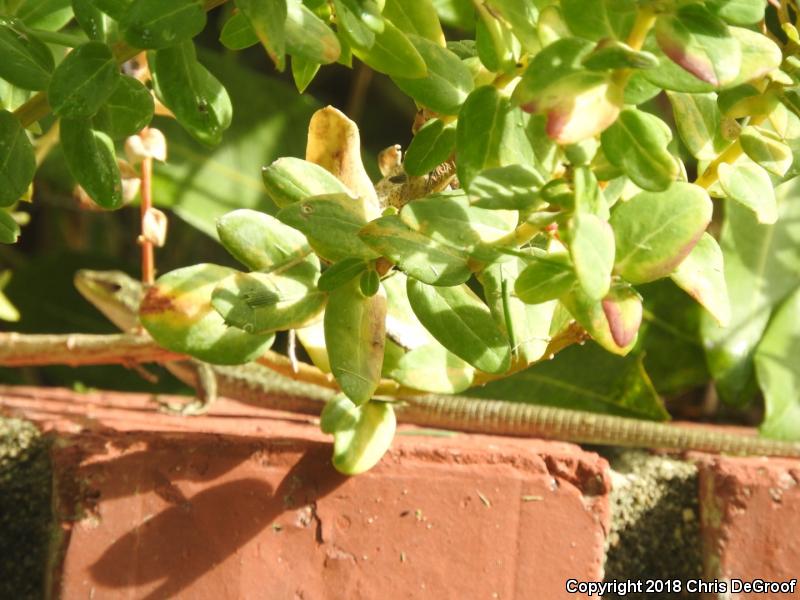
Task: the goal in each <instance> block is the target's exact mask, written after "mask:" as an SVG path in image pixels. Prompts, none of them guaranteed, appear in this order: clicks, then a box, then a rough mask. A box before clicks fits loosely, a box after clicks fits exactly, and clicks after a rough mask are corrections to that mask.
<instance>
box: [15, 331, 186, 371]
mask: <svg viewBox="0 0 800 600" xmlns="http://www.w3.org/2000/svg"><path fill="white" fill-rule="evenodd" d="M185 358H186V357H185V356H183V355H181V354H177V353H175V352H170V351H169V350H165V349H164V348H162V347H160V346H159V345H158V344H156V343H155V341H153V339H152V338H151V337H150V336H148V335H144V334H141V333H117V334H112V335H92V334H84V333H67V334H24V333H0V365H2V366H4V367H23V366H37V365H71V366H73V367H76V366H79V365H110V364H123V365H127V364H135V363H140V362H159V363H161V362H168V361H171V360H182V359H185Z"/></svg>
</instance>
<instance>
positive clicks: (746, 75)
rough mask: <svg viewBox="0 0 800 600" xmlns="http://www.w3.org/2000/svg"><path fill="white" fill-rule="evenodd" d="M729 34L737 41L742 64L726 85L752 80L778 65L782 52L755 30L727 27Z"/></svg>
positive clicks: (731, 85)
mask: <svg viewBox="0 0 800 600" xmlns="http://www.w3.org/2000/svg"><path fill="white" fill-rule="evenodd" d="M728 29H729V30H730V32H731V35H732V36H733V37H734V39H735V40H736V41H737V42H738V43H739V47H740V48H741V52H742V65H741V68H740V69H739V74H738V75H737V76H736V77H735V78H733V79H732V80H731V81H729V82H728V84H727V86H726V87H734V86H737V85H741V84H742V83H747V82H748V81H754V80H756V79H759V78H761V77H763V76H764V75H766V74H767V73H770V72H772V71H774V70H775V69H777V68H778V67H780V65H781V62H782V61H783V53H782V52H781V49H780V47H779V46H778V45H777V44H776V43H775V42H773V41H772V40H771V39H769V38H768V37H767V36H765V35H762V34H761V33H759V32H757V31H751V30H749V29H745V28H744V27H729V28H728Z"/></svg>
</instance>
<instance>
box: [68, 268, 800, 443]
mask: <svg viewBox="0 0 800 600" xmlns="http://www.w3.org/2000/svg"><path fill="white" fill-rule="evenodd" d="M75 284H76V286H77V288H78V290H79V291H80V292H81V293H82V294H83V295H84V296H85V297H86V299H87V300H89V301H90V302H91V303H92V304H94V305H95V306H96V307H97V308H98V309H99V310H100V311H101V312H103V314H105V315H106V316H107V317H108V318H109V319H110V320H111V321H112V322H114V323H115V324H116V325H117V326H118V327H120V328H121V329H123V330H129V329H131V328H135V327H137V326H138V322H137V312H138V306H139V301H140V300H141V297H142V287H141V284H140V283H139V282H138V281H135V280H134V279H132V278H130V277H128V276H127V275H125V274H124V273H121V272H118V271H109V272H102V271H79V272H78V273H77V275H76V277H75ZM193 362H194V361H191V362H189V361H187V362H175V363H167V364H166V367H167V368H168V369H169V370H170V371H171V372H172V373H173V374H175V376H176V377H178V379H180V380H181V381H184V382H185V383H188V384H190V385H195V384H197V383H198V370H197V367H195V366H192V363H193ZM201 364H202V363H201ZM203 370H205V372H206V373H208V374H209V375H210V374H213V379H214V380H215V382H216V386H217V389H218V391H219V393H220V394H221V395H223V396H227V397H229V398H233V399H235V400H239V401H242V402H246V403H250V404H254V405H258V406H264V407H269V408H276V409H281V410H289V411H294V412H302V413H308V414H314V415H319V414H320V412H321V410H322V407H323V406H324V404H325V402H326V401H327V400H329V399H330V398H332V397H333V396H334V395H335V393H336V392H335V391H334V390H332V389H327V388H324V387H321V386H317V385H314V384H310V383H305V382H299V381H295V380H292V379H290V378H288V377H285V376H282V375H280V374H278V373H276V372H274V371H272V370H271V369H269V368H267V367H264V366H261V365H258V364H248V365H241V366H236V367H226V366H217V365H213V366H212V365H203V366H202V367H201V372H202V371H203ZM393 400H395V401H396V404H395V410H396V413H397V417H398V420H399V421H400V422H403V423H409V424H413V425H418V426H422V427H432V428H438V429H448V430H460V431H470V432H478V433H489V434H500V435H514V436H531V437H542V438H550V439H558V440H564V441H571V442H578V443H589V444H600V445H611V446H634V447H653V448H669V449H677V450H699V451H708V452H724V453H730V454H744V455H768V456H800V442H785V441H778V440H770V439H764V438H758V437H751V436H745V435H739V434H734V433H727V432H721V431H716V430H713V431H712V430H709V429H707V428H703V427H692V426H690V427H686V426H677V425H669V424H664V423H654V422H651V421H642V420H638V419H630V418H624V417H615V416H607V415H598V414H593V413H588V412H583V411H576V410H567V409H562V408H553V407H548V406H537V405H533V404H526V403H519V402H509V401H504V400H484V399H476V398H469V397H464V396H438V395H424V396H402V397H399V398H394V399H393Z"/></svg>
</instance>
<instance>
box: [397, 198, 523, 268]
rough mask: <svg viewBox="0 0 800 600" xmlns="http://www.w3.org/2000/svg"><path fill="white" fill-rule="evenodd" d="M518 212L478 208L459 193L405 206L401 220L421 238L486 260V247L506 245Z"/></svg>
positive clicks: (514, 225)
mask: <svg viewBox="0 0 800 600" xmlns="http://www.w3.org/2000/svg"><path fill="white" fill-rule="evenodd" d="M518 218H519V215H518V214H517V213H516V212H515V211H508V210H489V209H485V208H478V207H477V206H472V205H471V204H470V203H469V199H468V198H467V197H466V196H465V195H464V194H463V193H462V192H460V191H452V192H441V193H439V194H432V195H429V196H427V197H425V198H420V199H418V200H415V201H414V202H410V203H408V204H406V205H405V206H404V207H403V208H402V210H401V211H400V219H401V220H402V221H403V223H405V224H406V225H408V226H409V227H411V228H412V229H413V230H415V231H418V232H419V233H421V234H422V235H424V236H426V237H429V238H431V239H432V240H434V241H436V242H441V243H443V244H447V245H449V246H452V247H454V248H463V249H465V250H467V251H469V252H472V253H475V254H476V257H479V258H483V256H482V254H479V252H480V250H481V249H482V248H483V247H484V246H487V245H492V244H496V243H504V241H505V239H506V238H507V237H508V236H509V235H510V234H511V233H512V232H513V231H514V229H515V228H516V226H517V221H518Z"/></svg>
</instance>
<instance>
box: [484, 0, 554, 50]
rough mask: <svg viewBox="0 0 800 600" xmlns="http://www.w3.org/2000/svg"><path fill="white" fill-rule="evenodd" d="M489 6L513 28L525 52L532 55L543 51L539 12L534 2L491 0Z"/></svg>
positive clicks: (524, 0) (525, 0)
mask: <svg viewBox="0 0 800 600" xmlns="http://www.w3.org/2000/svg"><path fill="white" fill-rule="evenodd" d="M489 6H491V8H492V10H493V12H494V13H495V14H499V15H500V16H501V17H502V19H503V21H504V22H505V23H506V24H507V25H508V26H509V27H510V28H511V31H512V32H513V33H514V35H515V36H516V37H517V39H518V40H519V41H520V43H521V44H522V47H523V48H524V49H525V50H527V51H528V52H530V53H531V54H535V53H536V52H538V51H539V50H541V47H542V43H541V41H540V40H539V34H538V32H537V30H536V21H537V20H538V17H539V10H538V8H537V7H536V6H535V5H534V3H533V2H528V1H527V0H489Z"/></svg>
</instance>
